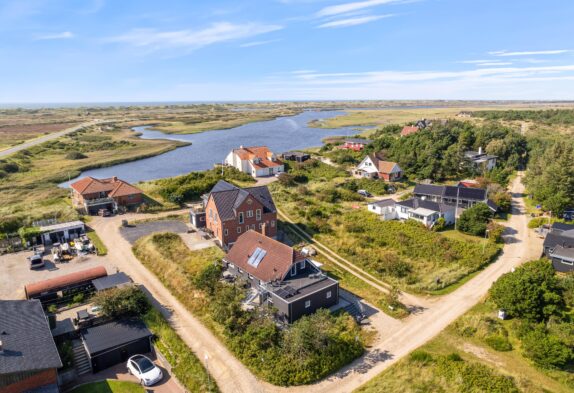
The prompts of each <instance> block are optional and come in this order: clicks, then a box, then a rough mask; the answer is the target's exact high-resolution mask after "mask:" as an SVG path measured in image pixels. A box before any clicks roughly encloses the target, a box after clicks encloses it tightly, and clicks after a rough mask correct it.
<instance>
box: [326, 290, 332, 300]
mask: <svg viewBox="0 0 574 393" xmlns="http://www.w3.org/2000/svg"><path fill="white" fill-rule="evenodd" d="M331 295H332V292H331V291H327V299H331Z"/></svg>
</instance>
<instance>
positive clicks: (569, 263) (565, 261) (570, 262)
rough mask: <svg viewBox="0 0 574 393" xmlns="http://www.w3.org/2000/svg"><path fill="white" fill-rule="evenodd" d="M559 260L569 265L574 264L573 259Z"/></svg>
mask: <svg viewBox="0 0 574 393" xmlns="http://www.w3.org/2000/svg"><path fill="white" fill-rule="evenodd" d="M561 262H562V263H563V264H564V265H569V266H572V265H574V261H567V260H565V259H562V260H561Z"/></svg>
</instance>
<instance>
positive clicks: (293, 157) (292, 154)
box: [281, 151, 311, 162]
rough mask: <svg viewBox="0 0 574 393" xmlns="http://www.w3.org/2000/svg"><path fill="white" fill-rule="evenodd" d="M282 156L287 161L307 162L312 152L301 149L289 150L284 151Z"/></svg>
mask: <svg viewBox="0 0 574 393" xmlns="http://www.w3.org/2000/svg"><path fill="white" fill-rule="evenodd" d="M281 157H283V159H284V160H287V161H296V162H305V161H307V160H309V159H310V158H311V154H309V153H303V152H300V151H288V152H285V153H283V154H282V155H281Z"/></svg>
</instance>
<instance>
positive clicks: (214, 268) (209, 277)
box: [193, 264, 222, 295]
mask: <svg viewBox="0 0 574 393" xmlns="http://www.w3.org/2000/svg"><path fill="white" fill-rule="evenodd" d="M221 269H222V268H221V266H220V265H215V264H212V265H208V266H207V267H206V268H205V269H203V270H202V271H201V272H199V274H198V275H197V276H196V277H195V278H194V279H193V284H194V285H195V286H196V288H198V289H201V290H203V291H205V292H207V293H208V294H209V295H213V294H214V293H215V288H216V286H217V282H218V281H219V279H220V277H221Z"/></svg>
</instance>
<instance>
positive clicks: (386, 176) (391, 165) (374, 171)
mask: <svg viewBox="0 0 574 393" xmlns="http://www.w3.org/2000/svg"><path fill="white" fill-rule="evenodd" d="M354 173H355V176H358V177H367V178H370V179H383V180H386V181H398V180H400V179H401V178H402V177H403V170H402V169H401V167H400V166H399V164H397V163H396V162H392V161H384V160H383V159H382V156H381V155H380V154H379V153H375V154H369V155H368V156H366V157H365V158H364V159H363V161H361V162H360V163H359V165H357V168H356V169H355V171H354Z"/></svg>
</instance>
